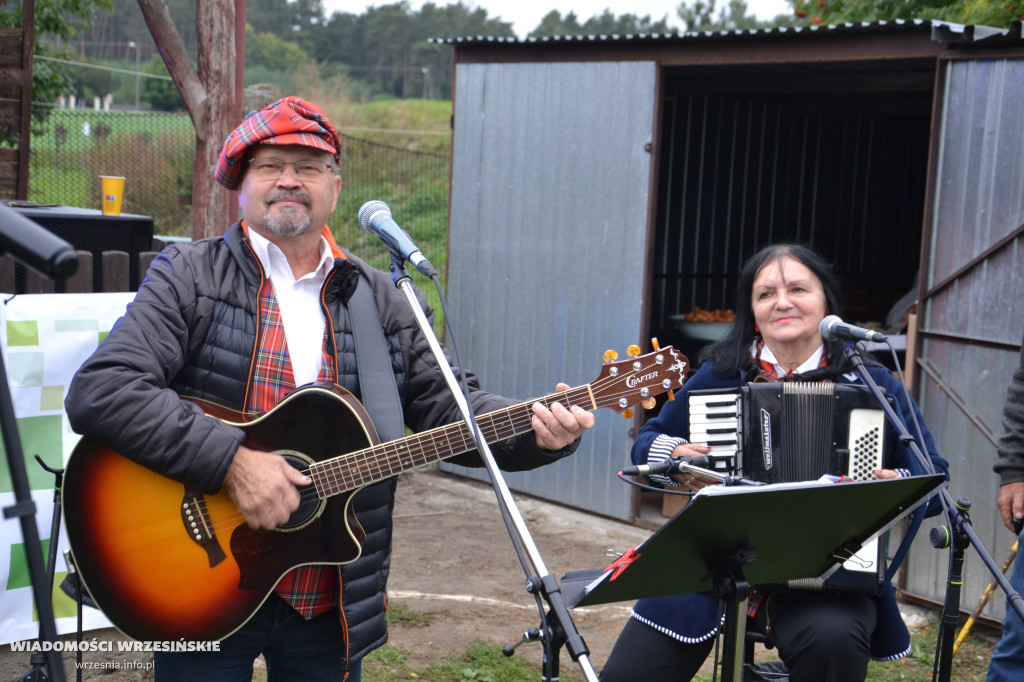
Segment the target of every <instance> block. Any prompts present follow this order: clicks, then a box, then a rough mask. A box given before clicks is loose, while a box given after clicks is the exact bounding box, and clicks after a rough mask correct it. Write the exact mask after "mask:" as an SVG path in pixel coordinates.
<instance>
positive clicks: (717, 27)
mask: <svg viewBox="0 0 1024 682" xmlns="http://www.w3.org/2000/svg"><path fill="white" fill-rule="evenodd" d="M747 10H748V7H747V2H746V0H729V5H728V7H723V8H722V9H721V10H719V12H718V14H717V16H716V15H715V0H708V2H705V1H704V0H696V1H695V2H694V3H693V5H692V6H691V5H687V4H686V3H683V4H682V5H679V7H678V8H676V14H677V15H678V16H679V19H680V20H681V21H682V22H683V26H684V27H685V29H686V31H688V32H691V33H697V32H701V31H738V30H748V29H754V28H766V27H768V26H778V25H781V24H785V23H789V24H792V23H795V22H793V21H783V19H784V18H776V19H775V20H773V21H760V20H759V19H758V18H757V17H755V16H754V15H753V14H748V13H747Z"/></svg>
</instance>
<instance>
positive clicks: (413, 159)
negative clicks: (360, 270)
mask: <svg viewBox="0 0 1024 682" xmlns="http://www.w3.org/2000/svg"><path fill="white" fill-rule="evenodd" d="M44 130H45V132H44V134H42V135H34V136H33V137H32V161H31V165H30V171H29V200H30V201H34V202H37V203H42V204H46V203H54V204H64V205H66V206H74V207H78V208H93V209H98V208H100V180H99V176H101V175H119V176H124V177H125V178H126V181H125V190H124V200H123V203H122V207H121V210H122V211H123V212H125V213H134V214H138V215H146V216H151V217H152V218H153V223H154V231H155V232H156V234H158V235H168V236H185V235H187V234H188V231H189V225H190V211H191V204H192V173H193V166H192V164H193V161H194V153H195V133H194V132H193V129H192V123H191V121H190V120H189V118H188V116H187V115H184V114H166V113H139V112H126V111H102V110H95V109H55V110H53V111H52V112H51V114H50V116H49V118H48V119H47V121H46V123H45V124H44ZM342 137H343V144H342V160H341V176H342V191H341V198H340V199H339V201H338V207H337V209H336V210H335V213H334V215H333V216H332V217H331V221H330V225H331V229H332V230H333V231H334V234H335V237H336V238H337V240H338V243H339V244H340V245H342V246H345V247H347V248H351V249H352V250H353V251H355V252H356V253H357V254H358V255H360V256H361V257H364V258H367V259H368V260H370V261H371V262H373V264H374V265H376V266H378V267H383V268H384V269H387V263H388V261H389V258H388V256H387V253H386V250H385V249H384V247H383V246H382V245H381V243H380V241H379V239H378V238H377V237H376V236H375V235H371V234H368V233H366V232H363V231H362V230H361V229H360V228H359V225H358V221H357V212H358V210H359V207H360V206H362V204H363V203H365V202H366V201H370V200H380V201H384V202H386V203H387V204H388V205H389V206H390V207H391V210H392V212H393V213H394V215H395V219H396V221H398V223H399V224H400V225H402V227H404V228H405V229H406V230H408V231H409V232H410V233H412V234H413V236H414V238H415V240H416V243H417V245H419V246H420V248H421V249H422V250H423V251H424V252H425V253H429V255H430V258H431V262H433V263H434V266H435V267H438V268H440V267H442V266H443V265H444V256H445V248H444V242H445V236H446V232H447V224H448V182H449V159H448V156H447V155H446V154H437V153H429V152H420V151H412V150H408V149H403V148H399V147H394V146H389V145H387V144H383V143H380V142H373V141H369V140H364V139H360V138H357V137H352V136H350V135H342ZM225 219H226V218H225ZM225 227H226V225H225Z"/></svg>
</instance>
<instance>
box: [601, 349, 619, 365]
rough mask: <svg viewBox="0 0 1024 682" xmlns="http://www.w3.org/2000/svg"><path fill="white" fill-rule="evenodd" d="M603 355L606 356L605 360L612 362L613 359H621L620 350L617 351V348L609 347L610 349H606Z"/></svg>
mask: <svg viewBox="0 0 1024 682" xmlns="http://www.w3.org/2000/svg"><path fill="white" fill-rule="evenodd" d="M601 357H603V358H604V361H605V362H611V361H612V360H618V359H619V352H618V351H615V350H611V349H609V350H606V351H605V352H604V355H603V356H601Z"/></svg>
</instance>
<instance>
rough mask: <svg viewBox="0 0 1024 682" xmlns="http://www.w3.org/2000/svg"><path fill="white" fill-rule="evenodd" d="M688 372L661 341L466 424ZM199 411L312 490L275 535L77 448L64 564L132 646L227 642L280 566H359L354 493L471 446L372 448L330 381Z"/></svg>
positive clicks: (668, 381)
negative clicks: (251, 411)
mask: <svg viewBox="0 0 1024 682" xmlns="http://www.w3.org/2000/svg"><path fill="white" fill-rule="evenodd" d="M634 348H635V347H634ZM688 365H689V363H688V361H687V359H686V357H685V356H683V355H681V354H679V353H678V352H677V351H676V350H675V349H674V348H672V347H671V346H667V347H664V348H661V349H660V350H658V351H655V352H652V353H648V354H646V355H643V356H639V355H637V356H636V357H631V358H628V359H626V360H622V361H619V362H609V363H606V364H605V365H604V366H603V368H602V370H601V375H600V376H599V377H598V378H597V380H596V381H594V382H593V383H591V384H587V385H584V386H581V387H577V388H572V389H569V390H567V391H564V392H561V393H555V394H552V395H548V396H546V397H544V398H540V399H538V400H534V401H529V402H525V403H521V404H519V405H514V406H512V407H508V408H506V409H502V410H498V411H495V412H491V413H488V414H485V415H482V416H479V417H477V424H478V426H479V428H480V431H481V433H482V434H483V435H484V438H485V439H486V440H487V442H488V443H493V442H497V441H500V440H504V439H506V438H510V437H512V436H515V435H518V434H522V433H526V432H528V431H531V430H532V426H531V415H532V409H531V405H532V404H533V403H534V402H538V401H539V402H541V403H544V404H545V405H549V406H550V405H551V404H552V403H554V402H556V401H557V402H560V403H561V404H563V405H566V406H573V405H579V406H581V407H583V408H585V409H587V410H592V409H595V408H598V407H609V408H612V409H614V410H616V411H618V412H626V411H627V410H630V408H631V406H633V405H635V404H636V403H638V402H641V401H643V402H644V403H645V406H646V407H650V406H652V405H653V397H654V396H656V395H659V394H661V393H665V392H667V391H671V390H673V389H677V388H679V387H680V386H682V385H683V382H684V381H685V378H686V371H687V369H688ZM200 404H201V406H202V407H203V409H204V411H205V412H206V414H208V415H210V416H211V417H216V418H219V419H222V420H224V421H226V422H229V423H232V424H233V425H236V426H238V427H240V428H242V429H243V430H245V432H246V438H245V444H246V445H247V446H249V447H251V448H255V449H259V450H264V451H268V452H275V453H278V454H280V455H282V456H283V457H285V459H286V460H287V461H288V462H289V463H291V464H292V465H293V466H295V467H296V468H298V469H300V470H302V471H303V472H305V473H307V474H308V475H309V476H310V478H312V480H313V482H312V484H311V485H309V486H305V487H303V488H301V489H300V494H301V498H302V502H301V504H300V507H299V509H298V510H297V511H296V512H295V513H294V514H293V515H292V516H291V518H290V519H289V520H288V521H287V523H286V524H285V525H284V526H282V527H280V528H277V529H275V530H272V531H266V530H256V529H253V528H251V527H250V526H249V525H248V524H246V523H245V520H244V519H243V517H242V514H241V513H240V512H239V511H238V508H237V507H236V506H235V504H234V502H232V500H231V498H230V497H229V496H228V494H227V492H225V491H224V490H221V491H220V492H218V493H217V494H215V495H208V494H202V493H200V492H197V491H192V490H187V489H186V488H185V486H184V485H183V484H182V483H180V482H178V481H175V480H172V479H169V478H166V477H164V476H162V475H160V474H158V473H156V472H154V471H152V470H150V469H148V468H146V467H143V466H142V465H140V464H137V463H136V462H134V461H132V460H130V459H128V458H127V457H125V456H123V455H121V454H119V453H118V452H116V451H114V450H111V449H110V448H107V447H105V446H104V445H102V444H100V443H98V442H96V441H93V440H91V439H88V438H83V439H82V440H81V441H79V443H78V445H77V446H76V447H75V449H74V451H73V452H72V454H71V457H70V459H69V460H68V463H67V467H66V469H65V472H64V485H63V491H62V496H63V497H62V499H63V506H64V511H65V525H66V527H67V534H68V540H69V542H70V544H71V550H72V554H73V556H74V562H75V566H76V568H77V570H78V573H79V577H80V578H81V580H82V582H83V583H84V584H85V586H86V588H87V589H88V591H89V593H90V595H91V596H92V598H93V599H94V600H95V602H96V604H97V605H98V606H99V608H100V609H101V610H102V611H103V612H104V614H106V616H107V617H108V618H109V619H110V621H111V623H113V625H114V626H115V627H116V628H117V629H118V630H120V631H121V632H123V633H124V634H125V635H128V636H129V637H133V638H135V639H138V640H144V641H147V640H148V641H176V640H180V639H185V640H189V641H213V640H219V639H223V638H224V637H227V636H228V635H230V634H231V633H232V632H234V631H235V630H237V629H238V628H240V627H241V626H242V625H244V624H245V622H246V621H247V620H248V619H249V618H250V617H251V616H252V614H253V613H255V611H256V610H257V609H258V608H259V607H260V605H261V604H262V603H263V601H264V600H265V599H266V598H267V596H268V595H269V594H270V593H271V591H272V590H273V589H274V586H275V585H276V584H277V582H278V581H279V580H280V579H281V577H282V576H283V575H284V574H285V573H287V572H288V571H289V570H291V569H293V568H295V567H296V566H300V565H305V564H344V563H348V562H351V561H354V560H355V559H356V558H358V557H359V554H360V551H361V547H362V542H363V539H364V537H365V536H364V533H363V529H362V528H361V527H360V525H359V522H358V521H357V520H356V517H355V514H354V513H353V511H352V509H351V505H350V504H349V503H350V501H351V499H352V496H353V495H354V494H356V493H357V492H358V491H359V489H360V488H362V487H364V486H367V485H370V484H372V483H376V482H379V481H382V480H385V479H387V478H389V477H391V476H395V475H396V474H399V473H401V472H403V471H407V470H410V469H413V468H416V467H421V466H424V465H427V464H430V463H432V462H436V461H439V460H442V459H445V458H447V457H452V456H454V455H457V454H459V453H463V452H468V451H470V450H473V449H475V448H476V445H475V444H474V442H473V438H472V435H471V432H470V430H469V428H468V427H467V426H466V424H465V423H464V422H461V421H460V422H458V423H454V424H449V425H447V426H442V427H438V428H435V429H432V430H430V431H426V432H423V433H418V434H416V435H413V436H408V437H406V438H402V439H399V440H394V441H390V442H387V443H379V441H378V438H377V434H376V431H375V429H374V428H373V424H372V423H371V421H370V419H369V416H368V415H367V413H366V411H365V409H364V408H363V406H362V405H361V404H360V403H359V401H358V400H357V399H356V398H355V397H354V396H353V395H352V394H351V393H349V392H348V391H345V390H344V389H342V388H340V387H337V386H333V387H325V386H316V385H312V386H308V387H303V388H300V389H297V390H295V391H293V392H292V393H290V394H289V395H288V396H287V397H285V399H284V400H282V401H281V402H280V403H279V404H278V405H277V406H276V407H275V408H274V409H273V410H271V411H269V412H266V413H265V414H262V415H260V416H259V417H257V418H254V419H246V418H244V417H243V416H242V415H240V414H238V413H236V412H233V411H231V410H227V409H225V408H223V407H219V406H216V405H212V404H210V403H200ZM627 414H628V413H627Z"/></svg>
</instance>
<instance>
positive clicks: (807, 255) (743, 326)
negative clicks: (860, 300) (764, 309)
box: [698, 244, 845, 377]
mask: <svg viewBox="0 0 1024 682" xmlns="http://www.w3.org/2000/svg"><path fill="white" fill-rule="evenodd" d="M787 257H788V258H792V259H793V260H796V261H798V262H800V263H802V264H803V265H804V266H805V267H806V268H807V269H808V270H810V271H811V272H813V273H814V276H815V277H817V278H818V281H820V282H821V288H822V290H823V291H824V294H825V314H826V315H838V316H840V317H842V316H843V311H842V306H841V304H840V300H841V287H840V283H839V278H838V277H837V276H836V273H835V270H834V269H833V268H832V264H831V263H829V262H828V261H827V260H825V259H824V258H823V257H822V256H821V254H819V253H818V252H816V251H814V250H813V249H811V248H809V247H807V246H803V245H801V244H772V245H770V246H766V247H764V248H763V249H761V250H760V251H758V252H757V253H755V254H754V255H753V256H751V257H750V258H748V259H747V261H746V262H745V263H744V264H743V268H742V269H741V270H740V279H739V281H738V282H737V283H736V307H735V308H734V310H735V311H736V319H735V321H734V322H733V324H732V327H731V328H730V329H729V331H728V333H726V335H725V336H724V337H722V338H721V339H719V340H718V341H715V342H714V343H712V344H710V345H708V346H705V347H704V349H702V350H701V352H700V354H699V355H698V360H699V361H700V362H701V363H702V364H703V363H704V362H711V366H712V367H713V368H714V370H715V374H717V375H719V376H721V377H734V376H736V374H737V372H739V371H740V370H741V369H743V368H744V366H745V365H746V364H747V362H748V355H749V351H750V344H751V343H752V342H753V340H754V338H755V336H756V332H755V331H754V310H753V307H752V305H751V295H752V291H753V288H754V280H755V279H756V278H757V275H758V274H759V273H760V272H761V270H763V269H764V268H765V267H766V266H768V265H770V264H772V263H779V262H780V261H781V260H782V259H783V258H787ZM842 347H843V346H842V343H839V344H826V347H825V351H826V354H827V357H828V364H829V365H833V366H838V365H843V364H845V362H844V361H845V357H844V356H843V352H842Z"/></svg>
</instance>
